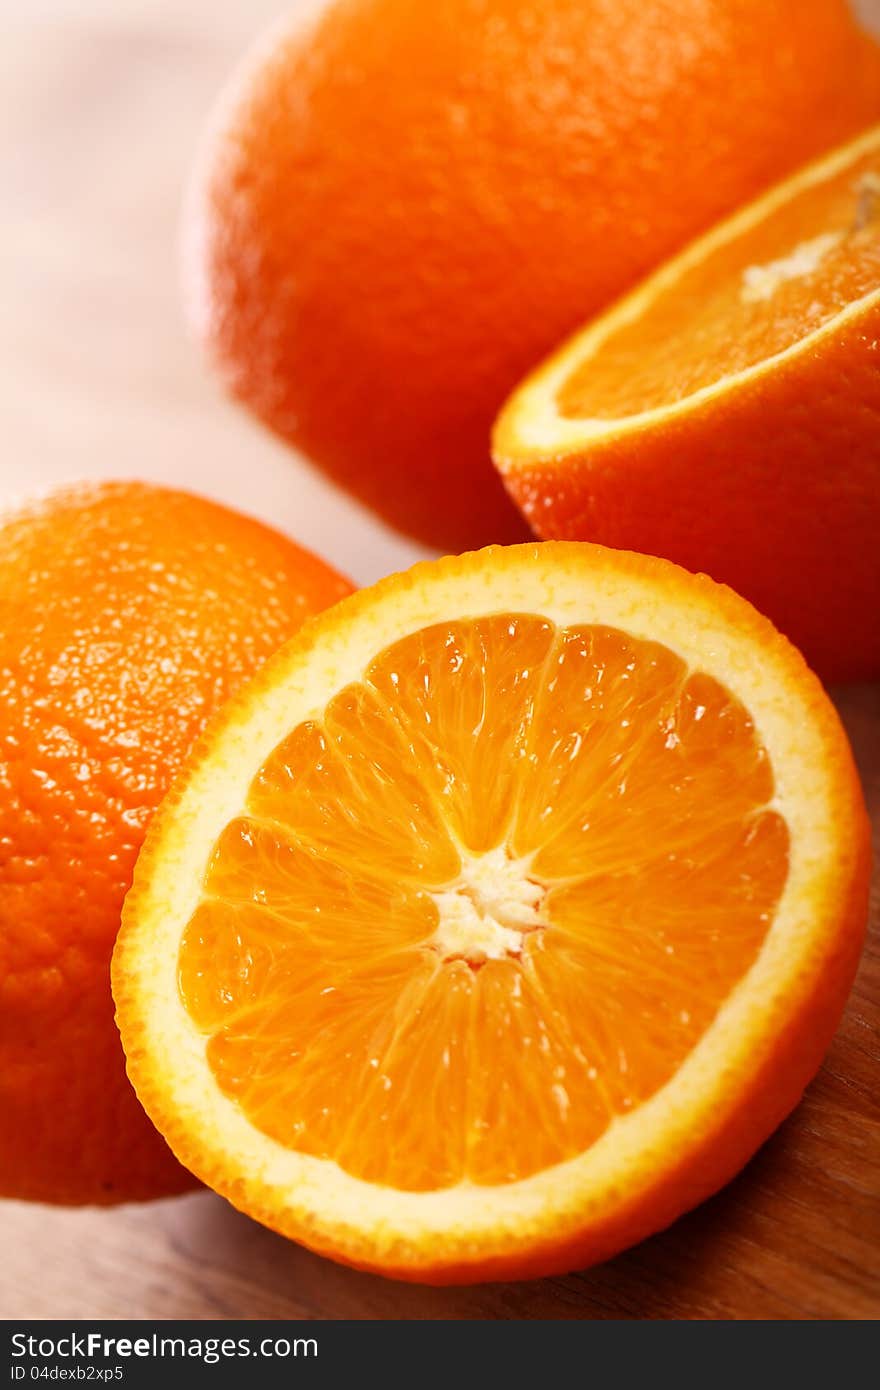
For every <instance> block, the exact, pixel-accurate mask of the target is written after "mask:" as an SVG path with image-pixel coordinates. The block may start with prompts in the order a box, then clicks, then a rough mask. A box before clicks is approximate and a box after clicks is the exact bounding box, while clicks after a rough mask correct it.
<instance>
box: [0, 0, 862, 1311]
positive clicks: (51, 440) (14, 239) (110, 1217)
mask: <svg viewBox="0 0 880 1390" xmlns="http://www.w3.org/2000/svg"><path fill="white" fill-rule="evenodd" d="M869 7H870V9H871V10H872V12H873V14H874V15H875V16H876V17H877V18H878V20H880V0H862V8H863V9H864V10H865V11H866V12H867V11H868V8H869ZM279 8H283V3H282V0H224V4H223V5H220V6H215V5H209V4H207V3H206V0H82V3H80V4H78V5H77V6H76V7H75V9H74V7H70V6H68V5H65V4H63V3H62V0H7V2H6V4H5V5H4V7H3V15H2V19H0V40H2V41H0V163H2V169H0V173H2V185H0V186H2V187H3V198H4V216H3V219H2V224H0V279H2V286H0V292H2V303H3V305H4V312H3V316H2V319H0V412H2V418H3V422H4V446H5V447H4V450H3V456H2V459H0V498H3V497H6V496H8V495H10V494H11V493H14V492H20V491H22V490H24V489H25V488H34V487H39V486H44V485H45V484H47V483H50V482H53V481H56V480H59V479H62V478H69V477H75V476H82V475H84V474H91V475H95V474H127V475H129V476H132V475H137V476H141V477H152V478H157V479H163V480H171V481H176V482H186V484H187V485H188V486H191V487H194V488H196V489H199V490H202V491H207V492H212V493H214V494H215V495H216V496H219V497H220V498H222V499H225V500H227V501H229V502H231V503H232V504H233V505H234V504H236V503H238V504H240V505H242V506H245V507H247V509H248V510H251V511H256V512H257V513H259V514H262V515H264V516H265V517H266V518H267V519H268V520H270V521H274V522H275V524H276V525H279V526H281V527H282V528H285V529H287V530H289V531H290V532H291V533H293V534H294V535H296V536H297V537H298V538H299V539H300V540H302V541H304V542H305V543H307V544H311V545H313V546H314V547H315V548H316V549H318V550H322V549H324V550H326V551H328V553H330V554H334V553H336V554H339V553H344V554H345V555H346V556H347V557H349V559H348V564H347V568H349V569H350V571H351V573H352V574H353V575H354V576H355V577H356V578H357V579H359V580H361V581H366V580H369V579H371V578H374V577H375V576H377V575H378V574H380V573H382V572H385V571H388V570H390V569H394V568H398V567H400V566H401V565H402V564H405V563H408V562H409V560H411V559H413V558H415V557H416V555H417V554H419V553H420V552H419V551H418V548H417V547H415V546H412V545H410V544H409V543H408V542H405V541H402V540H400V539H399V538H393V537H389V536H388V534H387V533H386V532H383V531H382V529H381V528H380V527H379V526H378V525H376V524H375V523H373V522H372V521H371V520H370V519H369V518H366V517H364V516H363V515H362V514H361V513H359V512H358V510H357V508H355V507H354V506H353V505H352V504H349V503H347V502H346V501H345V500H344V499H342V498H340V497H339V496H338V494H336V493H334V491H333V490H332V489H331V488H330V487H329V486H328V485H327V484H325V483H323V482H322V481H321V480H320V479H319V478H318V477H317V475H315V474H314V473H313V472H311V471H310V470H309V469H307V468H306V467H305V466H304V465H300V464H298V463H297V462H296V460H294V459H292V458H291V456H290V454H289V453H288V452H287V451H285V450H282V449H281V448H280V447H279V446H278V445H276V444H275V443H274V442H273V441H272V440H270V439H268V437H266V436H264V435H263V434H262V433H260V432H259V431H257V430H256V429H255V428H254V427H253V426H251V425H250V424H249V422H247V421H246V420H245V419H244V417H242V416H239V415H238V414H237V413H235V412H233V411H232V410H231V409H229V408H228V407H227V406H226V405H225V404H224V403H223V402H221V401H220V400H218V399H216V397H215V395H214V392H213V389H212V387H211V385H210V384H209V383H208V382H207V380H206V379H205V377H204V374H203V373H202V371H201V369H200V367H199V365H198V363H197V362H196V361H195V359H194V356H193V354H192V353H191V352H190V350H189V348H188V346H187V344H186V341H185V337H184V334H183V331H182V329H181V326H180V323H179V318H178V309H177V287H176V279H175V264H174V241H175V226H176V217H177V205H178V201H179V193H180V186H181V183H182V180H183V177H184V173H185V169H186V166H187V164H188V161H189V158H190V153H191V150H192V147H193V144H194V142H195V139H196V135H197V131H198V128H199V125H200V123H201V120H202V118H203V115H204V112H205V111H206V109H207V108H208V106H209V104H210V101H211V99H212V98H213V96H214V94H215V92H216V89H217V87H218V85H219V84H220V82H221V80H222V78H223V76H224V75H225V73H226V72H227V71H228V69H229V67H230V65H231V64H232V62H233V61H234V59H235V57H236V55H237V54H238V53H239V51H240V50H241V47H242V45H243V43H244V42H246V40H247V39H248V37H249V36H250V35H251V34H252V33H253V32H254V31H255V30H256V29H258V28H259V27H260V25H261V23H262V21H263V20H264V19H265V18H266V17H267V16H270V15H272V14H274V13H275V12H276V11H277V10H278V9H279ZM868 620H869V615H866V621H868ZM875 620H876V618H875ZM838 704H839V708H840V710H841V713H842V715H843V717H844V720H845V722H846V724H847V727H848V729H849V732H850V735H851V737H852V740H853V743H854V746H855V749H856V754H857V757H858V759H859V764H860V767H861V770H862V774H863V778H864V782H865V787H866V791H867V795H868V799H869V803H870V806H871V811H872V815H873V818H874V825H875V832H876V833H875V839H876V838H878V836H880V686H878V687H853V688H851V689H848V690H846V691H843V692H838ZM878 1032H880V896H878V895H877V893H876V891H875V897H874V902H873V916H872V931H871V936H870V941H869V945H868V948H867V950H866V953H865V957H864V960H863V962H862V968H861V971H860V974H859V978H858V981H857V983H856V987H855V989H854V991H853V994H852V997H851V999H850V1002H849V1007H848V1010H847V1013H846V1017H845V1019H844V1021H843V1024H842V1025H841V1028H840V1031H839V1033H838V1035H837V1038H836V1039H835V1042H834V1045H833V1046H832V1048H831V1051H830V1052H829V1054H828V1057H827V1059H826V1062H825V1065H824V1067H823V1069H822V1072H821V1073H820V1075H819V1077H818V1078H817V1079H816V1081H815V1082H814V1083H813V1085H812V1086H811V1087H810V1089H809V1091H808V1092H807V1095H806V1097H805V1099H804V1101H803V1103H802V1105H801V1106H800V1107H799V1109H798V1110H797V1112H796V1113H795V1115H794V1116H793V1117H792V1118H791V1119H790V1120H789V1121H788V1123H787V1124H786V1125H784V1126H783V1128H782V1129H781V1130H780V1131H779V1132H778V1134H776V1135H775V1136H774V1138H773V1139H772V1140H771V1141H770V1142H769V1143H768V1144H767V1145H766V1146H765V1147H764V1149H763V1150H762V1151H761V1153H760V1154H759V1155H758V1157H757V1158H756V1159H755V1160H754V1161H753V1163H752V1164H751V1165H750V1166H749V1168H748V1169H747V1171H746V1172H745V1173H744V1174H743V1175H742V1176H741V1177H740V1178H739V1179H738V1180H737V1181H736V1182H734V1183H733V1184H732V1185H731V1186H730V1187H728V1188H727V1189H726V1190H725V1191H724V1192H723V1193H722V1194H721V1195H720V1196H718V1197H716V1198H715V1199H714V1200H713V1201H711V1202H708V1203H706V1204H705V1205H704V1206H703V1207H701V1208H700V1209H699V1210H698V1211H697V1212H694V1213H693V1214H692V1215H690V1216H688V1217H686V1218H684V1219H683V1220H681V1221H679V1222H678V1223H677V1224H676V1225H675V1226H674V1227H673V1228H672V1229H671V1230H669V1231H667V1232H666V1233H665V1234H663V1235H661V1236H657V1237H655V1238H654V1239H653V1240H650V1241H647V1242H646V1243H645V1244H643V1245H641V1246H639V1247H638V1248H637V1249H635V1250H632V1251H630V1252H629V1253H628V1254H626V1255H623V1256H621V1257H620V1258H619V1259H617V1260H614V1261H613V1262H612V1263H610V1264H607V1265H605V1266H603V1267H601V1268H599V1269H595V1270H591V1271H589V1272H587V1273H584V1274H575V1275H570V1276H568V1277H567V1278H563V1279H552V1280H544V1281H542V1282H540V1283H534V1284H522V1285H495V1286H486V1287H483V1288H477V1289H448V1290H434V1289H422V1288H417V1287H408V1286H403V1285H397V1284H392V1283H389V1282H387V1281H385V1280H382V1279H377V1278H374V1277H372V1276H369V1275H362V1274H357V1273H354V1272H353V1271H351V1270H346V1269H342V1268H339V1267H337V1266H335V1265H333V1264H330V1263H329V1262H328V1261H326V1260H322V1259H319V1258H318V1257H316V1256H314V1255H311V1254H309V1253H308V1252H307V1251H305V1250H302V1249H299V1248H298V1247H296V1246H294V1245H291V1244H289V1243H288V1242H286V1241H284V1240H282V1239H280V1238H279V1237H276V1236H274V1235H273V1234H271V1233H270V1232H269V1231H266V1230H264V1229H263V1228H262V1227H260V1226H258V1225H256V1224H254V1223H253V1222H251V1221H249V1220H247V1219H246V1218H245V1217H243V1216H240V1215H239V1214H238V1213H237V1212H235V1211H233V1210H232V1209H231V1208H230V1207H228V1206H227V1205H226V1204H225V1203H224V1202H222V1201H221V1200H220V1199H219V1198H217V1197H215V1196H214V1195H213V1194H211V1193H207V1192H203V1193H199V1194H197V1195H194V1196H191V1197H187V1198H182V1199H178V1200H175V1201H168V1202H158V1203H153V1204H151V1205H149V1206H144V1207H123V1208H117V1209H115V1210H108V1211H90V1210H83V1211H63V1210H53V1209H50V1208H47V1207H37V1206H27V1205H23V1204H18V1203H0V1252H2V1255H0V1317H3V1318H33V1317H39V1318H47V1317H58V1318H77V1319H94V1318H101V1317H108V1318H123V1317H129V1318H138V1317H141V1318H171V1317H183V1318H224V1317H231V1318H261V1317H263V1318H302V1317H315V1318H394V1317H403V1318H608V1317H627V1318H632V1317H639V1318H643V1317H652V1318H872V1317H878V1316H880V1200H878V1199H880V1104H878V1095H880V1037H878Z"/></svg>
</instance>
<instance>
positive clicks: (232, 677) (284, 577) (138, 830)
mask: <svg viewBox="0 0 880 1390" xmlns="http://www.w3.org/2000/svg"><path fill="white" fill-rule="evenodd" d="M350 587H351V586H350V585H349V584H348V583H347V581H346V580H344V579H342V578H340V576H339V575H337V574H335V573H334V572H333V571H332V570H331V569H330V568H329V567H328V566H327V565H325V564H323V563H322V562H321V561H320V560H318V559H316V558H315V557H314V556H312V555H310V554H308V553H307V552H306V551H303V550H301V549H299V547H298V546H296V545H293V544H292V543H291V542H290V541H288V540H285V539H284V538H283V537H282V536H280V535H278V534H276V533H275V532H273V531H270V530H267V529H266V528H265V527H263V526H261V525H259V524H258V523H257V522H256V521H252V520H250V519H248V518H246V517H243V516H239V515H237V514H236V513H234V512H231V511H228V510H227V509H226V508H224V507H220V506H217V505H215V504H213V503H211V502H208V501H206V500H204V499H202V498H198V497H193V496H190V495H188V494H185V493H181V492H173V491H168V490H165V489H162V488H155V487H148V486H144V485H141V484H136V483H118V484H108V485H105V486H95V487H85V486H83V487H78V488H72V489H68V490H64V491H61V492H57V493H55V494H54V495H51V496H49V497H47V498H46V499H45V500H43V501H40V502H37V503H35V504H33V505H31V506H28V507H25V508H23V509H21V510H19V511H16V512H12V513H7V514H6V515H5V516H2V517H0V1194H2V1195H3V1196H6V1197H19V1198H31V1199H35V1200H39V1201H55V1202H113V1201H120V1200H125V1199H132V1198H144V1197H155V1196H158V1195H161V1194H163V1193H168V1192H173V1191H176V1190H178V1189H180V1188H183V1187H186V1186H188V1185H190V1184H192V1182H193V1178H192V1177H191V1175H190V1174H189V1173H187V1172H186V1171H185V1170H184V1169H183V1168H181V1167H179V1165H178V1164H177V1162H176V1160H175V1159H174V1158H173V1157H172V1155H171V1152H170V1150H169V1149H168V1148H167V1147H166V1145H165V1142H164V1140H163V1139H162V1138H161V1137H160V1136H159V1134H158V1133H157V1132H156V1131H155V1130H154V1129H153V1127H152V1125H151V1124H150V1122H149V1120H148V1119H147V1118H146V1116H145V1114H144V1113H143V1111H142V1110H141V1107H140V1105H139V1104H138V1101H137V1099H136V1097H135V1094H134V1091H133V1090H132V1089H131V1087H130V1086H129V1083H128V1081H127V1079H126V1076H125V1069H124V1059H123V1054H122V1048H121V1046H120V1043H119V1035H118V1033H117V1031H116V1028H115V1026H114V1022H113V1002H112V999H111V995H110V976H109V968H110V954H111V951H112V949H113V943H114V940H115V938H116V932H117V928H118V926H119V920H120V912H121V908H122V901H123V898H124V897H125V894H126V891H127V889H128V886H129V884H130V882H131V875H132V869H133V866H134V861H135V858H136V856H137V853H138V850H139V848H140V845H141V841H142V840H143V837H144V832H145V830H146V826H147V822H148V821H149V819H150V816H151V814H152V812H153V810H154V808H155V807H156V805H157V804H158V802H159V801H160V800H161V799H162V797H163V795H164V793H165V791H166V790H167V788H168V786H169V783H170V781H171V779H172V776H173V774H174V772H175V770H176V769H177V767H178V766H179V764H180V762H181V761H182V759H183V757H184V755H185V754H186V752H187V751H188V749H189V747H190V745H191V744H192V743H193V741H194V739H195V738H196V736H197V735H198V733H199V732H200V730H201V728H202V726H203V724H204V722H205V720H206V718H207V717H208V715H209V714H210V713H211V712H212V711H213V710H215V709H216V708H217V707H218V706H219V705H220V704H221V703H222V702H223V700H224V699H225V698H226V696H227V695H228V694H229V693H230V691H232V690H233V689H235V687H236V686H238V684H239V682H240V681H241V680H242V679H243V677H245V676H247V675H249V674H250V673H251V672H252V671H254V670H255V668H256V667H257V666H258V665H259V664H260V663H261V662H262V661H263V660H264V658H266V657H267V656H269V654H270V653H271V652H272V651H273V650H274V649H275V648H276V647H278V646H279V645H280V644H281V643H282V642H283V641H284V640H285V639H286V638H288V637H290V636H291V635H292V634H293V633H294V632H295V631H296V630H297V628H299V627H300V625H301V623H302V621H303V619H304V618H306V617H307V616H309V615H310V614H312V613H315V612H316V611H317V610H319V609H321V608H324V607H325V606H326V605H328V604H330V603H332V602H334V601H335V600H336V599H337V598H340V597H341V596H342V595H343V594H346V593H348V592H349V590H350Z"/></svg>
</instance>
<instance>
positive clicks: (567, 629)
mask: <svg viewBox="0 0 880 1390" xmlns="http://www.w3.org/2000/svg"><path fill="white" fill-rule="evenodd" d="M867 880H868V824H867V819H866V815H865V809H864V805H863V802H862V797H861V792H860V789H859V785H858V781H857V778H856V774H855V772H854V769H853V764H852V759H851V756H850V752H849V749H848V745H847V742H846V738H845V735H844V734H843V731H842V729H841V726H840V724H839V722H838V719H837V716H836V714H835V712H834V709H833V707H832V706H831V704H830V703H829V701H828V699H827V697H826V696H825V695H824V694H823V692H822V689H821V687H820V686H819V683H818V681H817V680H816V679H815V677H814V676H812V675H811V673H810V672H809V670H808V669H807V667H806V666H805V665H804V662H803V660H802V658H801V657H800V656H799V655H798V653H797V652H796V651H795V650H794V648H793V647H791V646H789V644H788V643H787V642H786V641H785V640H784V639H783V638H782V637H780V636H779V634H778V633H777V632H776V631H775V630H774V629H773V628H772V627H771V626H770V624H769V623H768V622H767V621H766V620H765V619H764V618H761V617H760V616H759V615H758V614H757V613H756V612H755V611H754V610H753V609H752V608H750V607H749V605H748V604H747V603H745V601H744V600H742V599H740V598H738V597H737V596H736V595H735V594H734V593H733V592H732V591H730V590H728V589H725V588H722V587H720V586H718V585H716V584H714V583H713V582H712V581H711V580H708V579H706V578H705V577H702V578H699V577H695V576H693V575H689V574H687V573H686V572H685V571H683V570H680V569H677V568H676V567H675V566H673V565H670V564H668V563H667V562H665V561H662V560H655V559H651V558H647V557H643V556H636V555H628V554H624V553H621V552H615V551H610V550H608V551H606V550H602V549H601V548H599V547H592V546H588V545H577V544H567V543H564V542H557V543H553V542H549V543H545V544H543V545H530V546H515V547H510V548H508V549H494V550H487V551H483V552H480V553H477V554H471V555H466V556H463V557H461V558H452V559H446V560H441V561H439V562H435V563H431V564H425V565H421V566H418V567H416V568H415V569H414V570H412V571H411V572H410V573H408V574H405V575H402V576H395V577H393V578H391V579H387V580H385V581H383V582H382V583H380V584H378V585H377V586H376V587H374V588H372V589H370V590H365V591H363V592H361V593H360V594H358V595H355V596H354V597H353V598H350V599H346V600H345V601H343V603H341V604H339V605H337V606H336V607H335V608H333V609H331V610H329V611H328V612H327V613H326V614H323V615H322V616H321V617H319V618H318V619H317V620H316V621H314V622H312V623H311V624H309V625H308V627H306V628H304V629H303V631H302V633H301V634H300V635H299V636H298V637H296V638H294V639H293V641H292V642H290V643H288V644H287V645H286V646H285V647H284V648H282V650H281V651H280V652H279V653H278V655H277V656H275V657H274V658H272V659H271V660H270V661H269V662H268V663H267V664H266V666H264V668H263V670H262V671H261V672H260V674H259V675H258V676H257V677H256V679H255V680H254V681H253V682H251V683H250V684H249V685H248V686H247V687H246V688H245V689H243V690H242V691H241V692H240V694H239V695H238V696H236V697H234V698H233V700H232V702H231V704H230V705H228V706H227V707H226V709H225V710H224V712H223V713H222V715H221V716H220V718H219V720H218V721H217V722H215V723H213V724H212V725H211V727H210V729H209V731H208V732H207V733H206V735H205V737H204V738H203V739H202V741H201V742H200V744H199V747H198V750H197V751H196V752H195V753H194V755H193V757H192V759H191V760H190V761H189V763H188V765H187V768H186V771H185V772H184V774H183V775H182V777H181V779H180V780H179V781H178V783H177V784H176V786H175V789H174V790H173V791H172V793H171V795H170V796H169V798H168V799H167V800H166V801H165V803H164V805H163V807H162V808H161V810H160V811H159V813H158V815H157V816H156V818H155V820H154V821H153V824H152V826H151V829H150V831H149V833H148V835H147V839H146V842H145V845H144V848H143V851H142V853H141V856H140V858H139V860H138V864H137V867H136V871H135V880H134V886H133V888H132V891H131V893H130V894H129V896H128V898H127V899H126V904H125V910H124V915H123V926H122V930H121V933H120V936H119V940H118V942H117V946H116V950H115V952H114V956H113V991H114V997H115V999H116V1005H117V1019H118V1022H119V1025H120V1029H121V1032H122V1039H123V1044H124V1047H125V1051H126V1054H127V1058H128V1070H129V1075H130V1077H131V1079H132V1081H133V1082H134V1085H135V1088H136V1090H137V1092H138V1095H139V1096H140V1098H141V1100H142V1102H143V1103H144V1105H145V1107H146V1109H147V1111H148V1113H149V1114H150V1115H151V1116H152V1118H153V1120H154V1121H155V1123H156V1124H157V1125H158V1127H159V1128H160V1129H161V1130H162V1132H163V1134H164V1135H165V1136H166V1138H167V1140H168V1142H169V1144H170V1145H171V1147H172V1148H173V1149H174V1151H175V1153H177V1154H178V1156H179V1157H180V1158H181V1160H182V1161H183V1162H184V1163H185V1164H186V1165H187V1166H188V1167H190V1168H192V1170H193V1171H194V1172H195V1173H197V1174H198V1175H199V1177H201V1178H203V1179H204V1180H205V1181H206V1182H208V1183H210V1185H211V1186H212V1187H214V1188H216V1189H217V1191H219V1192H221V1193H222V1194H223V1195H225V1196H226V1197H228V1198H229V1199H230V1200H231V1201H232V1202H233V1203H235V1205H236V1206H238V1207H240V1208H242V1209H243V1210H244V1211H246V1212H249V1213H250V1214H251V1215H253V1216H255V1217H257V1218H258V1219H259V1220H261V1221H264V1222H265V1223H266V1224H267V1225H269V1226H272V1227H274V1228H275V1229H277V1230H279V1231H281V1232H283V1233H284V1234H286V1235H288V1236H292V1237H293V1238H295V1239H296V1240H299V1241H302V1242H304V1243H305V1244H307V1245H309V1246H311V1247H313V1248H314V1249H316V1250H319V1251H321V1252H323V1253H325V1254H328V1255H331V1256H333V1257H334V1258H336V1259H339V1260H343V1261H346V1262H348V1263H351V1264H354V1265H358V1266H362V1267H364V1268H367V1269H373V1270H379V1271H381V1272H383V1273H386V1274H393V1275H397V1276H399V1277H402V1278H409V1279H420V1280H427V1281H433V1282H447V1281H451V1280H478V1279H497V1278H520V1277H526V1276H532V1275H539V1274H547V1273H552V1272H556V1271H561V1270H567V1269H571V1268H573V1267H576V1266H582V1265H584V1264H587V1263H589V1262H591V1261H594V1260H599V1259H602V1258H604V1257H605V1256H608V1255H610V1254H612V1253H613V1252H614V1251H616V1250H619V1249H620V1248H621V1247H622V1246H624V1245H627V1244H629V1243H630V1242H632V1241H636V1240H638V1239H640V1238H641V1237H642V1236H645V1235H647V1234H648V1233H649V1232H651V1231H654V1230H657V1229H658V1228H659V1227H661V1226H664V1225H665V1224H666V1223H668V1222H669V1221H671V1220H672V1219H673V1218H674V1217H675V1216H676V1215H678V1213H679V1212H681V1211H683V1210H684V1209H685V1208H687V1207H690V1206H692V1205H693V1204H694V1203H695V1202H697V1201H699V1200H700V1198H702V1197H704V1196H706V1195H707V1194H708V1193H710V1192H712V1191H714V1190H715V1189H716V1188H717V1187H718V1186H719V1185H720V1184H721V1183H723V1182H724V1181H726V1180H727V1179H728V1178H729V1177H730V1176H731V1175H732V1174H733V1173H734V1172H735V1171H736V1170H737V1169H738V1168H739V1167H740V1165H741V1164H743V1163H744V1162H745V1160H746V1159H747V1158H748V1157H749V1156H750V1154H751V1153H752V1152H753V1151H754V1150H755V1149H756V1147H757V1146H758V1145H759V1144H760V1143H761V1142H762V1140H763V1139H765V1138H766V1136H767V1135H768V1134H769V1133H770V1131H771V1130H772V1129H773V1127H774V1126H775V1125H776V1124H778V1123H779V1121H780V1120H781V1119H782V1118H783V1116H784V1115H785V1114H787V1112H788V1111H789V1110H790V1109H791V1108H792V1106H793V1105H795V1103H796V1102H797V1100H798V1098H799V1096H800V1094H801V1091H802V1090H803V1087H804V1085H805V1084H806V1082H807V1081H808V1080H809V1078H810V1076H811V1075H812V1074H813V1072H814V1071H815V1070H816V1068H817V1066H818V1064H819V1060H820V1058H821V1056H822V1053H823V1051H824V1048H825V1046H826V1045H827V1043H828V1041H829V1039H830V1037H831V1034H832V1032H833V1031H834V1028H835V1025H836V1022H837V1019H838V1017H839V1015H840V1012H841V1009H842V1007H843V1003H844V999H845V997H846V994H847V990H848V988H849V985H850V981H851V979H852V975H853V972H854V969H855V965H856V960H857V957H858V953H859V947H860V942H861V938H862V933H863V929H864V924H865V918H866V912H867Z"/></svg>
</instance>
